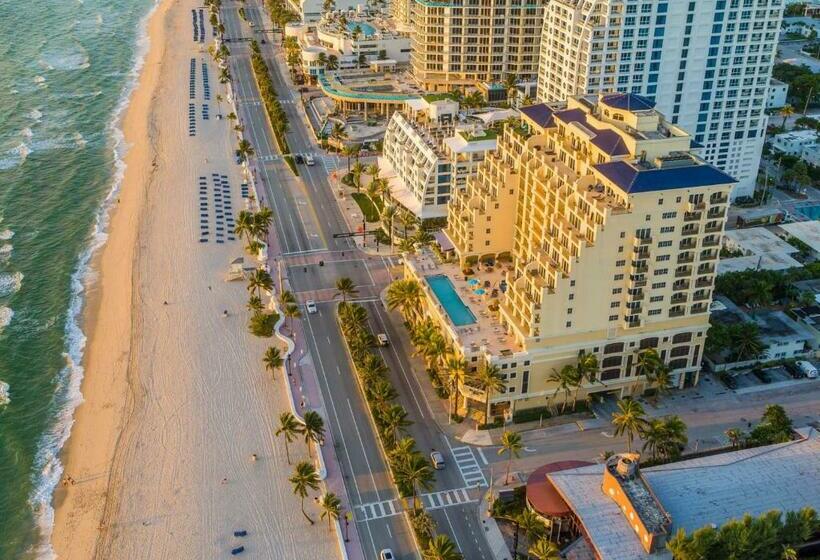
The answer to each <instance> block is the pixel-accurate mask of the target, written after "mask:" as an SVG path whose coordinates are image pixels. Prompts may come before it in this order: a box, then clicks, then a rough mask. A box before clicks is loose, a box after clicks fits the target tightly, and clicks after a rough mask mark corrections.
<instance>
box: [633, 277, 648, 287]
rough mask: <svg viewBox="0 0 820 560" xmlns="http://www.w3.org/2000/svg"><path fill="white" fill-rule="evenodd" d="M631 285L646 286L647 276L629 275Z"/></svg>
mask: <svg viewBox="0 0 820 560" xmlns="http://www.w3.org/2000/svg"><path fill="white" fill-rule="evenodd" d="M629 287H630V288H644V287H646V278H643V277H640V276H637V277H636V276H630V277H629Z"/></svg>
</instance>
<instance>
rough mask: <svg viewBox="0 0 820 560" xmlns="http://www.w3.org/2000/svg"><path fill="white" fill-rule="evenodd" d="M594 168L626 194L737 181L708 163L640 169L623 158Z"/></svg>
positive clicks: (725, 183)
mask: <svg viewBox="0 0 820 560" xmlns="http://www.w3.org/2000/svg"><path fill="white" fill-rule="evenodd" d="M593 168H594V169H595V170H596V171H598V172H599V173H600V174H601V175H603V176H604V177H606V178H607V179H609V180H610V181H612V182H613V183H615V184H616V185H617V186H618V187H620V188H621V190H623V191H624V192H627V193H641V192H651V191H666V190H670V189H686V188H691V187H708V186H712V185H728V184H731V183H735V182H736V181H735V179H733V178H732V177H731V176H729V175H727V174H726V173H724V172H723V171H721V170H720V169H718V168H717V167H713V166H711V165H707V164H703V165H687V166H682V167H670V168H668V169H639V168H637V167H635V166H634V165H632V164H630V163H627V162H625V161H613V162H609V163H599V164H598V165H594V166H593Z"/></svg>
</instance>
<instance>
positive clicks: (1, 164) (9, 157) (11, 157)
mask: <svg viewBox="0 0 820 560" xmlns="http://www.w3.org/2000/svg"><path fill="white" fill-rule="evenodd" d="M30 153H31V148H30V147H29V146H28V145H27V144H26V143H25V142H20V143H19V144H18V145H17V146H15V147H14V148H12V149H10V150H8V151H7V152H6V153H5V154H4V155H5V156H6V157H4V158H2V159H0V171H2V170H4V169H13V168H15V167H19V166H21V165H23V164H24V163H25V162H26V158H27V157H28V155H29V154H30ZM0 239H2V237H0Z"/></svg>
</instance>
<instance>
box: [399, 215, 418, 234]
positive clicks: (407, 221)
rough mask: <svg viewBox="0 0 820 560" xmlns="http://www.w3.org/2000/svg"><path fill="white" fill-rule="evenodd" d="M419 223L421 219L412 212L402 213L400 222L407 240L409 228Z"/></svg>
mask: <svg viewBox="0 0 820 560" xmlns="http://www.w3.org/2000/svg"><path fill="white" fill-rule="evenodd" d="M418 221H419V219H418V218H417V217H416V215H415V214H412V213H411V212H402V213H401V214H400V215H399V222H400V223H401V225H402V227H403V228H404V238H405V239H407V228H410V227H414V226H415V225H416V224H417V223H418Z"/></svg>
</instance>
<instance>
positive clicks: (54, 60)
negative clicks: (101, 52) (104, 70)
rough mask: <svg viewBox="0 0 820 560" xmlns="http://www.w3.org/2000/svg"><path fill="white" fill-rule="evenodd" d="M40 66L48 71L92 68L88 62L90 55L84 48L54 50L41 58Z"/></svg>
mask: <svg viewBox="0 0 820 560" xmlns="http://www.w3.org/2000/svg"><path fill="white" fill-rule="evenodd" d="M38 62H39V63H40V66H42V67H44V68H45V69H46V70H62V71H68V70H82V69H84V68H88V67H89V66H91V64H90V63H89V60H88V53H86V52H85V50H84V49H83V48H82V47H79V45H78V46H77V47H75V48H74V49H73V52H72V48H71V47H68V48H66V49H59V50H56V49H55V50H52V51H50V52H46V53H44V54H42V55H41V56H40V60H39V61H38Z"/></svg>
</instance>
